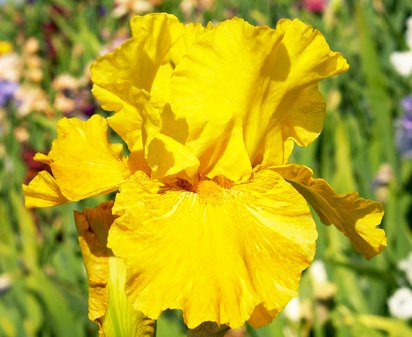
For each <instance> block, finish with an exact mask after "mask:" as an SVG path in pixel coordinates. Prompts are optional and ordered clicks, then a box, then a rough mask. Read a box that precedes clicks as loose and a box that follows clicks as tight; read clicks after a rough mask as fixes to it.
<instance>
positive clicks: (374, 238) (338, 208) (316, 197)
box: [274, 165, 387, 259]
mask: <svg viewBox="0 0 412 337" xmlns="http://www.w3.org/2000/svg"><path fill="white" fill-rule="evenodd" d="M274 170H275V171H276V172H279V173H280V174H281V175H282V176H283V177H284V178H285V179H286V180H287V181H290V182H291V183H292V184H293V186H294V187H295V188H296V189H297V190H298V191H299V192H300V193H301V194H302V195H303V196H304V197H305V198H306V200H307V201H308V202H309V203H310V204H311V205H312V207H313V208H314V209H315V211H316V213H318V215H319V217H320V219H321V220H322V222H323V223H324V224H326V225H331V224H333V225H335V227H336V228H337V229H339V230H340V231H341V232H342V233H343V234H345V235H346V236H347V237H348V238H349V239H350V240H351V241H352V243H353V245H354V247H355V249H356V250H357V251H359V252H360V253H362V254H363V255H364V256H365V257H366V258H367V259H370V258H372V257H374V256H375V255H377V254H379V253H380V252H381V251H382V250H383V249H384V248H385V247H386V241H387V240H386V236H385V232H384V230H383V229H380V228H377V226H378V225H379V224H380V222H381V220H382V217H383V213H384V211H383V206H382V204H381V203H380V202H377V201H373V200H367V199H362V198H360V197H359V195H358V193H347V194H337V193H335V191H333V189H332V187H331V186H330V185H329V184H328V183H327V182H326V181H325V180H323V179H314V178H312V175H313V173H312V171H311V170H310V169H309V168H307V167H305V166H301V165H288V166H283V167H279V168H274Z"/></svg>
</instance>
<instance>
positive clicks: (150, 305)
mask: <svg viewBox="0 0 412 337" xmlns="http://www.w3.org/2000/svg"><path fill="white" fill-rule="evenodd" d="M113 212H114V214H116V215H117V216H120V217H119V218H118V219H117V220H116V221H115V222H114V224H113V226H112V227H111V229H110V233H109V247H110V248H112V250H113V252H114V254H115V255H116V256H119V257H121V258H122V259H124V260H125V262H126V265H127V282H126V288H127V292H128V295H129V297H130V299H131V300H132V302H133V304H134V307H135V308H136V309H137V310H140V311H142V312H144V313H145V314H146V315H148V316H149V317H151V318H157V317H158V316H159V314H160V312H161V311H163V310H165V309H167V308H172V309H182V310H183V315H184V319H185V322H186V324H187V325H188V326H189V327H190V328H194V327H196V326H197V325H199V324H200V323H202V322H204V321H213V322H217V323H218V324H228V325H230V326H231V327H239V326H241V325H242V324H243V322H244V321H246V320H248V319H249V318H250V316H251V314H252V312H253V311H254V309H255V308H256V307H258V306H260V307H262V308H264V310H265V312H266V313H267V315H266V317H265V319H266V320H265V323H268V322H269V321H270V320H271V319H272V318H273V317H274V316H275V315H276V313H278V312H279V311H280V310H281V309H282V308H283V306H284V305H286V303H287V302H288V301H289V300H290V299H291V298H292V297H293V296H294V295H295V294H296V289H297V286H298V282H299V279H300V275H301V272H302V270H303V269H305V268H306V267H307V266H308V264H309V263H310V261H311V260H312V258H313V254H314V249H315V240H316V237H317V233H316V230H315V226H314V222H313V219H312V217H311V214H310V211H309V208H308V206H307V204H306V201H305V200H304V199H303V198H302V197H301V196H300V194H299V193H297V192H296V191H295V190H294V189H293V187H292V186H291V185H290V184H288V183H287V182H285V181H284V180H283V179H282V178H281V177H280V176H279V175H278V174H277V173H274V172H272V171H268V170H264V171H260V172H257V173H256V174H254V175H253V176H252V178H251V180H250V181H249V182H248V183H244V184H236V185H233V186H231V187H228V188H224V187H222V186H220V185H218V184H217V183H216V182H214V181H211V180H206V181H202V182H201V183H200V184H199V186H198V187H197V192H191V191H186V190H182V189H170V188H168V187H167V186H165V185H163V184H162V183H160V182H158V181H156V180H151V179H150V178H148V177H147V176H146V175H145V174H143V173H142V172H136V173H135V175H133V176H131V177H130V178H129V180H128V181H127V182H126V183H125V184H124V185H123V186H122V187H121V191H120V193H119V194H118V196H117V198H116V202H115V205H114V208H113ZM261 317H263V316H261ZM257 323H258V324H262V321H261V320H260V321H258V320H257Z"/></svg>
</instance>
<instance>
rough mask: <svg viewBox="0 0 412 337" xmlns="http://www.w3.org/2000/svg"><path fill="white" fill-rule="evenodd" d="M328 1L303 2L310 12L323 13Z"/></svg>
mask: <svg viewBox="0 0 412 337" xmlns="http://www.w3.org/2000/svg"><path fill="white" fill-rule="evenodd" d="M327 2H328V1H327V0H303V1H302V4H303V7H305V9H306V10H308V11H310V12H314V13H322V12H323V11H324V10H325V8H326V4H327Z"/></svg>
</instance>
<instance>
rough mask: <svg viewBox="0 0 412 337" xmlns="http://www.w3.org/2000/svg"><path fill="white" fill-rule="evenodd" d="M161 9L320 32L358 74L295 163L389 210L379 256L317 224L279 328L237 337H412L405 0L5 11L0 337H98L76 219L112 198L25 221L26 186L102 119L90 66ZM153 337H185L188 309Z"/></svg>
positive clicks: (234, 1) (62, 5) (109, 1)
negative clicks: (69, 129) (286, 23)
mask: <svg viewBox="0 0 412 337" xmlns="http://www.w3.org/2000/svg"><path fill="white" fill-rule="evenodd" d="M153 11H164V12H169V13H173V14H176V15H177V16H178V17H179V18H180V19H181V20H182V21H184V22H189V21H199V22H203V23H206V22H208V21H221V20H224V19H226V18H230V17H233V16H239V17H242V18H244V19H246V20H248V21H249V22H251V23H254V24H258V25H263V24H265V25H270V26H272V27H274V25H275V23H276V22H277V20H278V19H280V18H282V17H289V18H295V17H297V18H300V19H301V20H303V21H305V22H306V23H308V24H311V25H312V26H314V27H316V28H317V29H319V30H320V31H321V32H322V33H323V34H324V35H325V37H326V39H327V41H328V42H329V44H330V46H331V48H332V49H333V50H338V51H341V52H342V53H343V55H344V56H345V57H346V58H347V60H348V62H349V64H350V66H351V68H350V70H349V72H348V73H346V74H343V75H340V76H338V77H336V78H332V79H329V80H326V81H323V82H322V83H321V90H322V92H323V93H324V96H325V99H326V102H327V115H326V121H325V127H324V131H323V133H322V134H321V136H320V137H319V139H318V140H317V141H316V142H315V143H314V144H312V145H310V146H309V147H308V148H305V149H302V148H299V149H296V150H295V152H294V154H293V161H295V162H298V163H302V164H307V165H309V166H310V167H312V168H314V170H315V173H316V175H317V176H318V177H322V178H325V179H327V180H328V181H329V182H331V183H332V185H333V186H334V188H335V189H336V190H337V191H338V192H350V191H355V190H356V191H359V193H360V194H361V195H362V196H363V197H366V198H374V199H378V200H380V201H382V202H384V204H385V210H386V214H385V217H384V222H383V225H382V226H383V227H384V228H385V230H386V233H387V236H388V248H387V249H386V250H385V251H384V252H383V254H381V255H380V256H377V257H376V258H374V259H373V260H372V261H366V260H365V259H364V258H363V257H361V256H360V255H359V254H358V253H356V252H355V251H354V250H353V248H352V247H351V245H350V243H349V240H347V239H346V238H345V237H344V236H343V235H341V234H340V233H338V232H337V230H335V229H334V228H333V227H331V228H329V227H326V226H324V225H322V224H321V223H320V222H319V221H318V229H319V239H318V245H317V255H316V258H315V262H314V263H313V265H312V266H311V267H310V269H308V270H307V271H305V272H304V275H303V278H302V282H301V287H300V293H299V296H298V297H297V298H295V299H293V300H292V301H291V303H290V304H289V305H288V306H287V308H286V309H285V311H284V312H283V313H282V314H281V315H280V316H279V317H278V318H276V319H275V320H274V322H273V323H272V324H271V325H269V326H266V327H264V328H261V329H258V330H256V329H253V328H251V327H249V326H245V327H244V328H242V329H239V330H236V331H231V332H230V335H231V336H232V337H234V336H237V337H245V336H250V337H257V336H259V337H278V336H286V337H294V336H299V337H304V336H314V337H328V336H339V337H346V336H348V337H349V336H360V337H369V336H371V337H375V336H376V337H380V336H392V337H395V336H399V337H407V336H412V324H411V322H412V75H411V74H412V19H410V17H411V16H412V2H410V1H401V0H399V1H397V0H360V1H354V0H346V1H345V0H329V1H328V0H277V1H276V0H261V1H254V0H221V1H218V0H182V1H170V0H130V1H128V0H115V1H113V0H101V1H97V0H96V1H67V0H54V1H53V0H49V1H36V0H31V1H23V0H20V1H17V0H16V1H7V0H0V336H16V337H26V336H39V337H40V336H41V337H52V336H56V337H66V336H67V337H86V336H96V335H97V331H96V327H95V326H94V324H93V323H91V322H89V321H88V319H87V281H86V274H85V269H84V266H83V261H82V257H81V254H80V250H79V246H78V242H77V236H76V230H75V225H74V221H73V210H82V209H84V208H85V207H92V206H95V205H97V204H98V203H99V202H101V201H104V200H105V199H104V198H105V197H99V198H94V199H91V200H87V201H82V202H78V203H71V204H67V205H63V206H59V207H55V208H52V209H39V210H34V211H29V210H27V209H25V207H24V204H23V198H22V191H21V184H22V183H27V182H28V181H30V180H31V179H32V178H33V177H34V176H35V175H36V174H37V172H39V171H41V170H43V169H45V167H43V165H42V164H40V163H36V162H34V161H33V160H32V157H33V155H34V153H35V152H46V153H47V151H48V150H49V149H50V145H51V141H52V139H53V138H54V137H55V136H56V134H55V132H56V122H57V120H58V119H59V118H61V117H63V116H68V117H78V118H82V119H86V118H88V117H89V116H91V115H92V114H103V115H105V114H107V113H105V112H103V111H102V110H101V109H100V108H99V105H98V103H97V102H96V101H95V100H94V98H93V97H92V95H91V93H90V89H91V83H90V78H89V70H88V68H89V64H90V62H91V61H92V60H93V59H95V58H96V57H97V56H98V55H101V54H103V53H106V52H108V51H110V50H112V49H113V48H115V47H116V46H118V45H119V44H120V43H121V42H122V41H124V40H125V39H127V38H128V36H129V23H128V22H129V19H130V17H131V16H132V15H134V14H142V13H147V12H153ZM408 20H409V21H408ZM157 327H158V336H160V337H183V336H184V335H185V327H184V325H183V324H182V321H181V318H180V313H179V312H174V311H170V312H166V313H164V314H163V316H162V317H161V319H160V320H159V322H158V326H157Z"/></svg>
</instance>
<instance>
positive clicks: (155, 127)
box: [24, 14, 386, 328]
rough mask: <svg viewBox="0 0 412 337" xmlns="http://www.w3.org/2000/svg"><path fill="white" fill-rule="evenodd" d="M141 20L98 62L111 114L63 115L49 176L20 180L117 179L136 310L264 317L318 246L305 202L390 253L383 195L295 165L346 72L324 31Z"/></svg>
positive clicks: (34, 191)
mask: <svg viewBox="0 0 412 337" xmlns="http://www.w3.org/2000/svg"><path fill="white" fill-rule="evenodd" d="M131 29H132V38H131V39H129V40H127V41H126V42H124V43H123V44H122V45H121V46H120V47H118V48H117V49H116V50H114V51H113V52H111V53H109V54H106V55H104V56H102V57H100V58H98V59H97V60H96V61H95V62H94V64H93V65H92V68H91V73H92V80H93V82H94V88H93V93H94V95H95V96H96V97H97V99H98V100H100V102H101V103H102V107H103V108H104V109H106V110H109V111H114V112H115V113H114V114H113V115H112V116H110V117H109V118H107V119H105V118H103V117H100V116H93V117H92V118H90V119H89V120H88V121H81V120H78V119H62V120H61V121H60V122H59V123H58V137H57V139H56V140H55V141H54V142H53V144H52V148H51V151H50V152H49V154H48V155H42V154H37V155H36V156H35V159H36V160H38V161H41V162H43V163H46V164H48V165H50V168H51V171H52V174H50V173H48V172H46V171H43V172H40V173H39V174H38V175H37V176H36V177H35V178H34V179H33V180H32V182H30V184H29V185H28V186H24V190H25V195H26V205H27V206H28V207H50V206H54V205H58V204H61V203H64V202H67V201H76V200H81V199H84V198H87V197H91V196H94V195H100V194H104V193H109V192H113V191H119V192H118V193H117V195H116V200H115V202H114V205H113V208H112V215H113V220H114V222H113V224H111V226H110V229H109V230H108V239H107V240H108V241H107V247H108V248H110V249H111V251H112V253H113V255H114V256H115V257H117V258H120V259H122V260H123V261H124V262H125V264H126V282H125V289H126V292H127V295H128V299H129V300H130V301H131V303H132V305H133V308H134V309H135V310H138V311H141V312H142V313H144V314H145V315H146V316H148V317H150V318H152V319H156V318H157V317H158V316H159V315H160V313H161V312H162V311H164V310H166V309H168V308H171V309H181V310H182V311H183V317H184V320H185V323H186V324H187V325H188V327H189V328H194V327H196V326H198V325H199V324H201V323H202V322H205V321H212V322H217V323H218V324H227V325H229V326H230V327H233V328H236V327H239V326H241V325H242V324H243V323H244V322H245V321H249V322H250V323H251V324H252V325H254V326H261V325H264V324H267V323H269V322H270V321H271V320H272V319H273V317H275V316H276V315H277V313H278V312H280V311H281V310H282V308H283V307H284V306H285V305H286V304H287V303H288V301H289V300H290V299H291V298H292V297H294V296H295V295H296V293H297V288H298V283H299V280H300V276H301V273H302V271H303V270H304V269H306V268H307V267H308V266H309V264H310V262H311V261H312V259H313V256H314V253H315V241H316V238H317V232H316V228H315V222H314V220H313V217H312V215H311V212H310V209H309V206H308V203H309V204H310V205H311V206H312V207H313V208H314V209H315V211H316V212H317V213H318V215H319V217H320V219H321V220H322V222H324V223H325V224H327V225H329V224H333V225H335V226H336V227H337V228H338V229H339V230H340V231H341V232H343V233H344V234H345V235H346V236H347V237H348V238H349V239H350V240H351V241H352V243H353V245H354V247H355V248H356V249H357V250H358V251H359V252H361V253H362V254H363V255H364V256H365V257H366V258H368V259H369V258H371V257H373V256H375V255H376V254H378V253H379V252H381V251H382V250H383V249H384V247H385V246H386V238H385V234H384V231H383V230H382V229H379V228H377V226H378V225H379V223H380V221H381V219H382V216H383V208H382V205H381V204H380V203H378V202H374V201H370V200H365V199H361V198H359V196H358V194H356V193H350V194H344V195H339V194H336V193H335V192H334V191H333V189H332V188H331V187H330V186H329V185H328V184H327V183H326V182H325V181H324V180H322V179H315V178H313V177H312V171H311V170H310V169H309V168H307V167H305V166H301V165H293V164H289V163H288V158H289V155H290V154H291V152H292V150H293V146H294V144H297V145H300V146H307V145H308V144H310V143H311V142H313V141H314V140H315V139H316V137H317V136H318V135H319V133H320V132H321V129H322V127H323V120H324V112H325V106H324V101H323V98H322V96H321V94H320V92H319V90H318V82H319V81H320V80H321V79H324V78H327V77H330V76H333V75H336V74H339V73H341V72H344V71H346V70H347V69H348V64H347V63H346V60H345V59H344V58H343V57H342V55H341V54H340V53H337V52H332V51H331V50H330V48H329V46H328V44H327V43H326V41H325V39H324V37H323V36H322V35H321V34H320V33H319V32H318V31H316V30H314V29H313V28H312V27H310V26H307V25H305V24H304V23H302V22H300V21H299V20H293V21H291V20H286V19H284V20H281V21H279V22H278V24H277V27H276V29H271V28H269V27H254V26H252V25H250V24H248V23H247V22H245V21H243V20H241V19H239V18H234V19H231V20H227V21H225V22H222V23H219V24H217V25H212V24H209V25H207V26H206V27H203V26H201V25H200V24H187V25H184V24H182V23H180V22H179V21H178V19H177V18H176V17H174V16H172V15H168V14H149V15H145V16H136V17H134V18H133V19H132V22H131ZM108 126H110V128H112V129H113V130H114V131H116V132H117V133H118V134H119V135H120V137H121V138H122V139H123V140H124V141H125V143H126V144H127V147H128V150H129V151H128V152H129V153H130V155H129V156H124V154H123V147H122V145H121V144H111V143H110V142H109V140H108V136H107V132H108ZM87 256H88V255H85V260H86V265H87V263H88V262H87V261H88V260H90V259H92V257H90V256H89V257H87ZM91 268H93V267H91ZM89 275H90V273H89Z"/></svg>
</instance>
